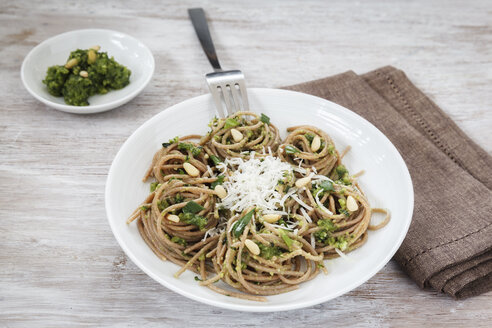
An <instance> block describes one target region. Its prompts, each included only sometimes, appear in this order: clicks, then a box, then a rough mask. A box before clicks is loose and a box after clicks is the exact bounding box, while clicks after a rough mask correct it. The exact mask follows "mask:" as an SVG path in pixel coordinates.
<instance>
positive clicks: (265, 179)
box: [127, 112, 390, 301]
mask: <svg viewBox="0 0 492 328" xmlns="http://www.w3.org/2000/svg"><path fill="white" fill-rule="evenodd" d="M210 127H211V131H210V132H209V133H208V134H207V135H206V136H204V137H200V136H197V135H192V136H186V137H182V138H178V137H176V138H174V139H171V140H169V142H167V143H163V147H162V149H160V150H159V151H158V152H157V153H156V154H155V156H154V158H153V160H152V163H151V165H150V168H149V170H148V171H147V173H146V174H145V177H144V181H147V180H148V179H149V178H153V179H155V180H156V181H155V182H153V183H152V184H151V192H150V194H149V195H148V196H147V198H146V199H145V200H144V202H143V203H142V204H141V205H140V207H139V208H137V209H136V210H135V211H134V213H133V214H132V215H131V216H130V218H129V219H128V221H127V222H128V223H130V222H132V221H134V220H136V221H137V226H138V229H139V232H140V234H141V236H142V238H143V239H144V241H145V242H146V243H147V245H149V247H150V248H151V249H152V251H153V252H154V253H155V254H156V255H157V256H158V257H159V258H160V259H162V260H170V261H172V262H174V263H176V264H178V265H180V266H181V269H179V270H178V271H177V272H176V275H175V276H176V277H179V276H180V275H181V274H182V273H183V272H185V271H186V270H191V271H193V272H195V273H197V274H198V276H197V277H195V279H196V280H199V281H200V284H201V285H202V286H206V287H208V288H210V289H212V290H213V291H216V292H218V293H220V294H223V295H228V296H234V297H239V298H243V299H248V300H253V301H265V300H266V299H265V298H264V296H267V295H276V294H280V293H285V292H288V291H292V290H294V289H297V288H298V287H299V284H300V283H302V282H305V281H308V280H311V279H313V278H314V277H316V276H317V275H318V274H319V272H320V271H324V272H325V273H326V272H327V271H326V269H325V267H324V260H325V259H331V258H335V257H338V256H342V257H344V256H345V253H347V252H350V251H352V250H354V249H356V248H358V247H360V246H362V245H363V244H364V243H365V241H366V240H367V238H368V232H367V231H368V230H371V229H380V228H382V227H384V226H385V225H386V224H387V223H388V221H389V219H390V216H389V212H388V211H386V210H384V209H372V208H371V207H370V205H369V203H368V201H367V198H366V197H365V195H364V193H363V192H362V191H361V189H360V187H359V185H358V183H357V177H358V176H359V175H360V174H361V173H358V174H355V175H350V174H349V172H348V170H347V169H346V167H345V166H344V165H343V164H342V159H343V156H344V154H345V152H346V151H348V150H346V151H344V152H342V153H339V152H338V151H337V150H336V148H335V145H334V143H333V141H332V140H331V138H330V137H329V136H328V134H326V133H325V132H323V131H321V130H320V129H318V128H316V127H312V126H298V127H292V128H289V129H288V130H287V131H288V132H290V133H289V135H288V136H287V138H286V139H285V140H284V141H283V142H282V143H281V142H280V137H279V133H278V129H277V128H276V127H275V126H274V125H272V124H271V123H270V119H269V118H268V117H267V116H266V115H264V114H261V116H259V115H257V114H255V113H252V112H239V113H236V114H234V115H233V116H231V117H228V118H225V119H214V120H213V121H212V122H211V124H210ZM238 132H239V133H238ZM198 139H200V142H199V143H197V142H193V141H192V140H198ZM373 212H382V213H385V214H386V216H385V218H384V220H383V221H382V222H380V223H378V224H375V225H371V223H370V221H371V215H372V213H373ZM219 281H222V282H223V284H222V285H221V284H218V282H219ZM231 288H232V289H235V290H231Z"/></svg>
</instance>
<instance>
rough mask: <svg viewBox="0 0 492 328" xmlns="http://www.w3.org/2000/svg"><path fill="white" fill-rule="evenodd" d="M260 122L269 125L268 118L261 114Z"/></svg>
mask: <svg viewBox="0 0 492 328" xmlns="http://www.w3.org/2000/svg"><path fill="white" fill-rule="evenodd" d="M260 121H262V122H263V123H265V124H270V118H269V117H268V116H266V115H265V114H263V113H261V116H260Z"/></svg>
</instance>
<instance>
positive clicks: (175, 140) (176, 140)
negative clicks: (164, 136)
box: [162, 136, 179, 148]
mask: <svg viewBox="0 0 492 328" xmlns="http://www.w3.org/2000/svg"><path fill="white" fill-rule="evenodd" d="M178 141H179V137H178V136H176V137H174V138H173V139H169V141H168V142H163V143H162V147H164V148H167V147H169V146H171V145H172V144H173V143H177V142H178Z"/></svg>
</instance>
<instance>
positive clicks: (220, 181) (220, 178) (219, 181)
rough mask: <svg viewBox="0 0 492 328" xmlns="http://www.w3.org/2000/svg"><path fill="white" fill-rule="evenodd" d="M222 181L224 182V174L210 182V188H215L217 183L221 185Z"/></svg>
mask: <svg viewBox="0 0 492 328" xmlns="http://www.w3.org/2000/svg"><path fill="white" fill-rule="evenodd" d="M222 183H224V176H223V175H219V176H218V177H217V180H215V181H214V182H212V183H211V184H210V188H212V189H215V187H216V186H217V185H221V184H222Z"/></svg>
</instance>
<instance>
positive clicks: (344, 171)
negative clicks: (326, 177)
mask: <svg viewBox="0 0 492 328" xmlns="http://www.w3.org/2000/svg"><path fill="white" fill-rule="evenodd" d="M335 171H336V172H337V174H338V178H339V179H341V178H343V177H344V176H345V174H348V170H347V168H346V167H345V166H343V165H338V166H337V168H336V169H335Z"/></svg>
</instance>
